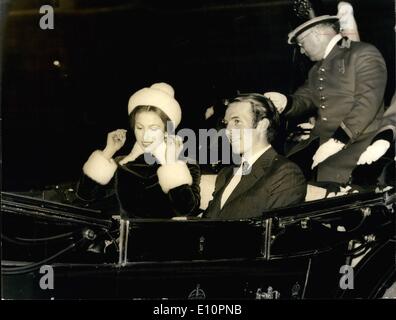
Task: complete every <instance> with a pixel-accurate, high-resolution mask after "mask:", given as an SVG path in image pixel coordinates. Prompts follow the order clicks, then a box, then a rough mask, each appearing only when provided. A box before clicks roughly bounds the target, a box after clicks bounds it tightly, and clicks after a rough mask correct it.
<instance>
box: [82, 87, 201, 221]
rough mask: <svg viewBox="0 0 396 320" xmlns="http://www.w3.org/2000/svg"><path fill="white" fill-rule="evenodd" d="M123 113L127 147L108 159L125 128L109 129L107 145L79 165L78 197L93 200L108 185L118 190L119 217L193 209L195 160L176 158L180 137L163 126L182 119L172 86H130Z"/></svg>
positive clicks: (186, 212)
mask: <svg viewBox="0 0 396 320" xmlns="http://www.w3.org/2000/svg"><path fill="white" fill-rule="evenodd" d="M128 115H129V121H130V126H131V129H132V130H133V131H134V135H135V138H136V143H135V144H134V146H133V148H132V151H131V152H130V153H129V154H128V155H126V156H119V157H116V158H115V159H113V156H114V154H115V153H116V152H117V151H118V150H119V149H120V148H121V147H122V146H123V145H124V143H125V140H126V133H127V131H126V130H124V129H118V130H115V131H113V132H110V133H109V134H108V136H107V144H106V147H105V148H104V149H103V150H96V151H95V152H93V153H92V154H91V156H90V157H89V159H88V160H87V162H86V163H85V164H84V166H83V175H82V177H81V179H80V182H79V186H78V190H77V195H78V197H79V198H81V199H82V200H85V201H93V200H97V199H98V198H100V197H101V195H102V196H103V194H104V192H105V190H108V189H110V191H111V192H115V194H116V196H117V199H118V203H119V206H120V212H121V217H139V218H171V217H174V216H178V215H191V214H195V213H196V210H197V209H198V208H199V203H200V188H199V182H200V169H199V166H198V165H196V164H191V163H189V164H187V162H186V161H185V159H184V160H181V159H179V154H180V151H181V150H182V143H181V141H180V140H179V139H178V138H176V137H175V136H171V135H168V134H167V132H166V130H167V127H169V125H170V126H171V127H173V128H174V129H175V128H176V127H177V126H178V125H179V123H180V121H181V109H180V105H179V103H178V102H177V101H176V100H175V98H174V90H173V88H172V87H171V86H170V85H168V84H166V83H155V84H153V85H152V86H151V87H149V88H143V89H141V90H139V91H137V92H135V93H134V94H133V95H132V96H131V97H130V99H129V103H128ZM105 186H107V187H105ZM106 193H108V192H106Z"/></svg>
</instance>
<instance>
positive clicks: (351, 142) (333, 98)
mask: <svg viewBox="0 0 396 320" xmlns="http://www.w3.org/2000/svg"><path fill="white" fill-rule="evenodd" d="M386 80H387V71H386V66H385V62H384V59H383V57H382V55H381V54H380V52H379V51H378V50H377V49H376V48H375V47H374V46H372V45H370V44H367V43H364V42H353V41H350V40H349V39H348V38H343V39H341V40H340V41H339V42H338V43H337V45H335V46H334V48H333V49H332V51H331V52H330V53H329V55H328V56H327V57H326V58H325V59H324V60H321V61H319V62H317V63H316V64H315V65H314V66H313V67H312V68H311V70H310V71H309V74H308V79H307V81H306V82H305V84H304V85H303V86H301V87H300V88H299V89H298V90H297V91H296V92H295V94H294V95H292V97H291V99H290V101H289V103H288V106H287V107H286V109H285V111H284V116H285V117H286V118H293V117H296V116H299V115H302V114H304V113H306V112H309V111H313V110H314V109H316V110H317V111H318V118H317V121H316V125H315V128H314V129H313V131H312V134H311V137H310V139H308V140H305V141H302V142H301V143H299V144H298V145H296V146H295V147H294V148H292V149H291V150H290V151H289V152H288V154H287V156H290V155H292V154H294V153H296V152H299V151H301V150H302V149H304V148H306V147H307V146H308V145H309V144H310V143H311V142H312V141H313V140H315V139H319V141H320V144H323V143H324V142H326V141H327V140H328V139H330V138H334V139H337V140H340V141H341V142H343V143H345V144H346V146H345V148H344V149H343V150H341V151H340V152H338V153H337V154H335V155H333V156H331V157H329V158H328V159H326V160H325V161H324V162H322V163H321V164H319V166H318V177H317V180H318V181H334V182H339V183H345V182H347V181H348V179H349V176H350V173H351V171H352V170H353V168H354V166H355V165H356V162H357V160H358V158H359V156H360V154H361V153H362V152H363V151H364V150H365V149H366V147H367V146H368V145H369V144H370V141H371V140H372V138H373V137H374V135H375V133H376V131H377V130H378V128H379V124H380V121H381V119H382V115H383V112H384V106H383V97H384V91H385V86H386Z"/></svg>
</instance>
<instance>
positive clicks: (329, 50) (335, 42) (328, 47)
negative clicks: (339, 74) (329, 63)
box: [323, 34, 342, 59]
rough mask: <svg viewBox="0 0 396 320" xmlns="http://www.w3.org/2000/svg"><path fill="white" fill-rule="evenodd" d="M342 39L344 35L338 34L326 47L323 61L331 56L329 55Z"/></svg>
mask: <svg viewBox="0 0 396 320" xmlns="http://www.w3.org/2000/svg"><path fill="white" fill-rule="evenodd" d="M341 39H342V35H341V34H336V35H335V36H334V37H333V38H332V39H331V40H330V42H329V44H328V45H327V47H326V50H325V53H324V56H323V59H326V58H327V56H328V55H329V53H330V52H331V50H333V48H334V47H335V45H336V44H337V42H338V41H340V40H341Z"/></svg>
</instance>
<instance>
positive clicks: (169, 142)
mask: <svg viewBox="0 0 396 320" xmlns="http://www.w3.org/2000/svg"><path fill="white" fill-rule="evenodd" d="M165 144H166V151H165V161H166V163H167V164H172V163H175V162H176V161H178V160H179V155H180V152H181V151H182V150H183V139H182V138H181V137H179V136H174V135H167V136H166V138H165Z"/></svg>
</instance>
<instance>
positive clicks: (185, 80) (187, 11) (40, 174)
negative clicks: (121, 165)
mask: <svg viewBox="0 0 396 320" xmlns="http://www.w3.org/2000/svg"><path fill="white" fill-rule="evenodd" d="M2 1H4V0H0V2H2ZM349 2H351V3H352V5H353V6H354V9H355V17H356V20H357V22H358V25H359V31H360V36H361V40H362V41H366V42H370V43H372V44H374V45H375V46H376V47H377V48H378V49H379V50H380V51H381V53H382V54H383V56H384V58H385V60H386V62H387V67H388V86H387V91H386V95H385V102H386V105H387V104H389V102H390V99H391V97H392V94H393V92H394V88H395V72H394V71H395V32H394V26H395V21H394V16H395V7H394V1H393V0H376V1H373V0H359V1H358V0H355V1H349ZM322 3H323V6H324V9H325V10H326V12H325V13H328V14H335V13H336V11H337V9H336V7H337V3H338V1H335V0H327V1H322ZM6 4H7V3H6V2H2V4H1V9H2V15H1V19H2V21H1V28H2V30H1V33H0V36H1V37H2V69H1V72H2V85H1V94H2V97H1V107H2V173H3V175H2V183H3V190H27V189H32V188H43V187H44V186H46V185H50V184H57V183H61V182H66V181H74V180H76V179H77V178H78V177H79V175H80V173H81V168H82V165H83V163H84V162H85V160H86V159H87V158H88V156H89V154H90V153H91V152H92V151H93V150H95V149H99V148H103V147H104V145H105V142H106V134H107V132H109V131H111V130H114V129H117V128H121V127H123V128H126V127H127V125H128V124H127V103H128V98H129V96H130V95H131V94H132V93H133V92H134V91H136V90H138V89H140V88H142V87H144V86H149V85H151V84H152V83H154V82H160V81H165V82H168V83H170V84H171V85H172V86H173V87H174V88H175V91H176V98H177V100H178V101H179V102H180V104H181V106H182V108H183V122H182V124H181V126H180V127H179V128H183V127H191V128H195V129H196V128H198V127H199V126H200V124H201V123H202V120H203V114H204V112H205V109H206V108H207V107H208V106H209V105H211V104H212V103H214V101H215V100H216V99H218V98H223V97H227V96H229V95H232V94H234V93H235V92H236V91H237V90H240V91H241V92H265V91H269V90H280V91H281V92H284V93H291V92H293V91H294V89H295V88H296V87H297V86H298V85H299V84H301V82H302V81H303V79H304V77H305V75H306V72H307V70H308V67H309V62H308V61H307V60H306V59H305V58H303V57H301V56H300V55H299V54H298V55H297V56H298V61H296V63H294V64H293V58H292V57H293V48H292V47H291V46H288V45H287V43H286V39H287V33H288V32H289V31H290V30H291V29H292V27H293V19H291V7H292V1H291V0H290V1H287V0H285V1H283V0H273V1H270V0H261V1H259V0H247V1H242V0H240V1H236V0H231V1H226V0H216V1H210V0H198V1H196V0H195V1H186V0H184V1H180V0H169V1H153V0H112V1H110V0H108V1H105V0H57V1H54V0H47V1H39V0H11V1H8V5H6ZM44 4H50V5H52V6H53V7H54V8H55V29H54V30H41V29H40V28H39V20H40V17H41V15H40V14H39V8H40V6H41V5H44ZM5 9H7V11H4V10H5ZM5 15H7V18H6V19H4V16H5ZM56 60H57V61H59V62H60V66H55V65H54V63H53V62H54V61H56ZM126 152H128V151H126Z"/></svg>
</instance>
